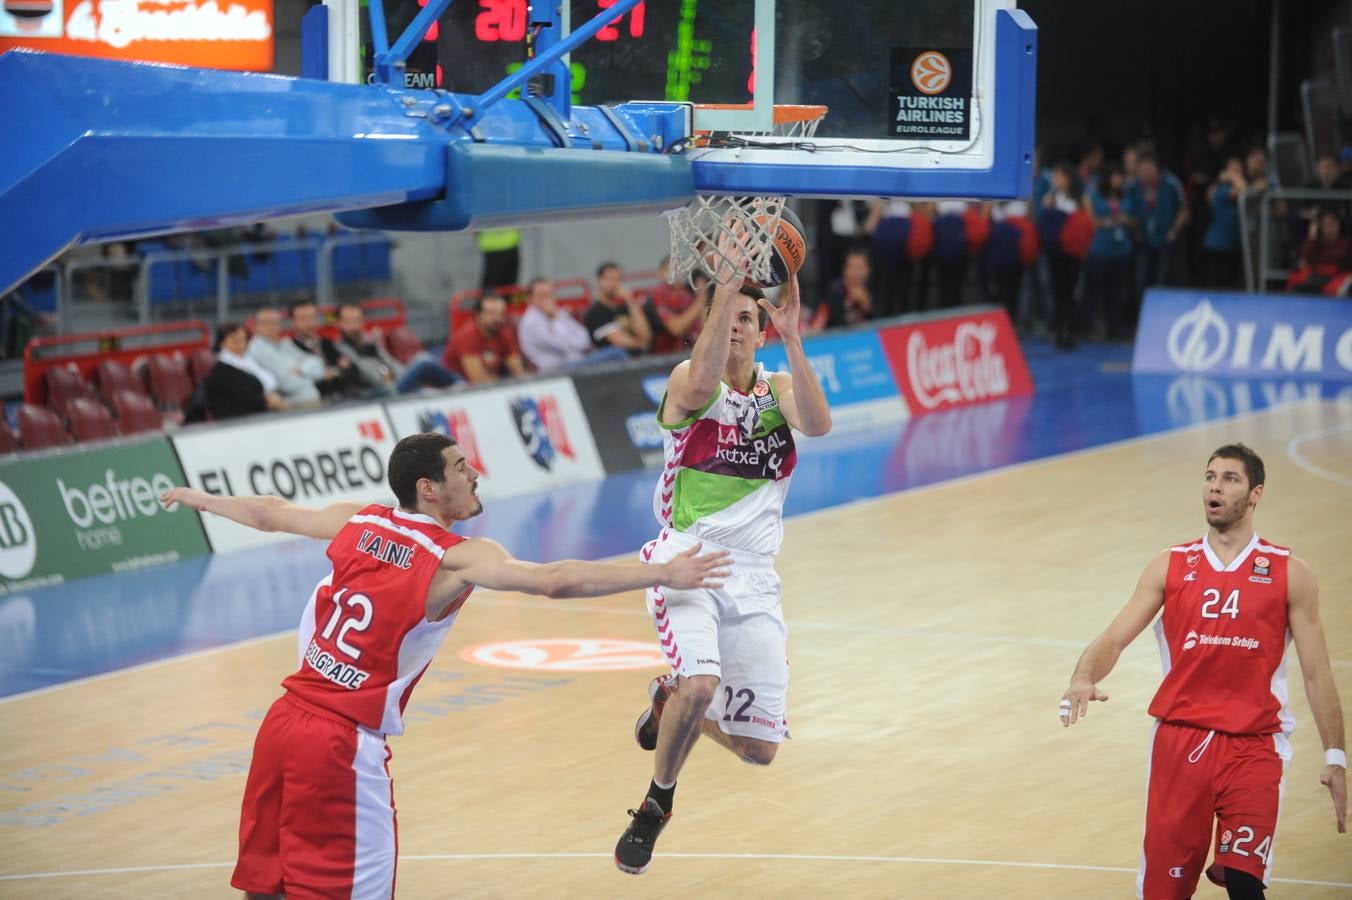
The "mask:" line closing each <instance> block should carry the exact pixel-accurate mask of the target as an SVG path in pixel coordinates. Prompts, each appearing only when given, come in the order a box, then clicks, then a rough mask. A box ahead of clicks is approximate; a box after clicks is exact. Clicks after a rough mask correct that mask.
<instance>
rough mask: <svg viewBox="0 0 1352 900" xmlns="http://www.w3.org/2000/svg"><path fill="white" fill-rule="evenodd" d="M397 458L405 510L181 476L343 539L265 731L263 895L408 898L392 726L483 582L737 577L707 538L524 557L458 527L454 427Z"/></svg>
mask: <svg viewBox="0 0 1352 900" xmlns="http://www.w3.org/2000/svg"><path fill="white" fill-rule="evenodd" d="M387 468H388V472H389V482H390V489H391V490H392V491H393V492H394V495H395V497H397V498H398V506H394V507H391V506H385V505H383V504H379V503H373V504H369V505H365V504H361V503H334V504H332V505H330V506H327V507H325V508H323V509H310V508H306V507H303V506H296V505H294V504H291V503H287V502H286V501H284V500H283V499H282V498H280V497H218V496H215V495H213V494H207V493H204V492H202V491H199V490H195V489H193V488H181V487H180V488H174V489H173V490H171V491H168V492H166V493H165V494H164V496H163V498H162V500H163V502H164V503H165V504H166V505H169V504H172V503H184V504H187V505H188V506H190V507H192V508H193V509H196V510H199V511H205V512H210V513H214V514H216V515H219V516H224V517H225V518H227V519H230V520H232V521H235V522H239V523H240V524H242V525H247V526H249V527H251V528H256V529H259V530H261V531H285V532H290V533H291V534H297V535H303V536H305V537H313V538H323V539H325V540H328V541H330V543H329V549H328V556H329V559H330V560H332V561H333V571H332V573H331V574H329V575H328V576H327V577H325V578H324V579H323V580H321V581H320V582H319V585H318V586H317V587H316V588H315V590H314V593H313V594H311V595H310V599H309V602H308V603H307V605H306V607H305V612H304V613H303V614H302V615H301V622H300V634H299V641H298V644H297V655H298V657H299V658H298V664H299V668H298V669H297V670H296V672H295V673H294V674H293V675H291V676H290V677H288V678H287V679H286V680H285V681H283V682H282V687H283V688H285V691H284V693H283V694H282V696H281V698H280V699H279V700H277V702H276V703H274V704H273V705H272V708H271V709H269V710H268V714H267V716H266V717H265V718H264V719H263V724H262V725H261V726H260V727H259V729H258V738H257V740H256V741H255V743H254V753H253V762H252V763H251V764H250V766H249V777H248V781H247V783H246V785H245V788H244V805H243V810H242V812H241V814H240V825H239V861H238V863H237V864H236V866H235V873H234V875H233V877H232V878H231V879H230V883H231V884H232V885H234V886H235V887H236V888H238V889H239V890H241V891H245V892H246V893H248V894H249V895H250V897H259V896H266V897H278V896H282V895H285V896H286V897H287V898H290V900H299V898H303V897H314V898H318V897H326V898H331V897H352V898H370V900H376V898H380V900H384V898H388V897H390V896H392V895H393V893H394V873H395V862H396V856H397V855H398V842H397V833H396V829H395V812H394V793H393V787H392V784H391V781H390V776H389V759H390V751H389V749H388V746H387V745H386V742H385V738H386V736H387V735H391V734H395V735H397V734H402V733H403V731H404V721H403V712H404V707H405V704H407V703H408V698H409V696H410V695H411V694H412V692H413V687H414V685H416V684H417V683H418V679H419V678H421V677H422V673H423V671H424V670H425V669H426V668H427V666H428V664H429V663H430V662H431V661H432V657H433V655H434V654H435V653H436V651H437V648H438V647H440V646H441V643H442V641H443V640H445V638H446V634H447V633H448V632H449V631H450V628H451V624H452V623H453V622H454V621H455V619H456V616H457V615H458V614H459V611H460V607H461V606H462V605H464V603H465V601H466V600H467V599H468V598H469V594H470V592H471V591H472V590H473V589H474V588H475V586H482V587H486V588H493V589H496V590H503V591H521V592H523V593H529V594H544V595H547V596H552V597H590V596H599V595H604V594H613V593H616V592H618V591H626V590H633V589H635V588H640V587H650V586H651V585H653V584H654V583H658V584H664V585H668V586H670V587H675V588H683V589H688V588H713V587H717V586H719V585H720V584H721V583H722V581H723V579H724V578H726V577H727V576H728V575H729V574H730V570H729V568H728V565H729V562H730V559H731V557H730V555H729V554H728V553H726V552H721V553H710V554H705V555H703V556H701V555H698V554H699V552H700V546H699V545H698V544H697V545H695V546H693V547H691V548H690V549H689V550H688V551H687V552H685V553H682V554H680V555H679V556H677V557H675V558H673V559H671V560H670V561H669V562H667V563H666V564H665V565H646V564H643V563H641V562H633V563H594V562H584V561H580V560H565V561H563V562H556V563H549V564H545V565H540V564H536V563H529V562H522V561H520V560H516V559H513V558H512V557H511V556H510V555H508V553H507V551H506V550H504V549H503V548H502V546H501V545H499V544H497V543H495V542H494V541H491V540H487V539H483V538H473V539H469V538H463V537H461V536H459V535H457V534H455V533H453V532H452V531H451V530H450V528H451V524H452V523H453V522H456V521H459V520H462V519H468V518H470V517H471V516H476V515H478V514H479V513H480V512H482V511H483V504H482V503H480V502H479V495H478V491H477V489H476V485H477V483H478V480H479V473H478V472H476V471H475V470H474V469H473V468H472V467H471V466H470V465H469V464H468V463H467V462H466V461H465V456H464V454H463V453H462V452H461V451H460V448H459V447H457V446H456V445H455V441H453V440H452V439H451V438H448V437H446V436H445V435H441V434H415V435H410V436H408V437H406V438H404V439H403V440H401V441H400V442H399V443H398V444H396V445H395V447H394V450H393V451H391V453H390V460H389V465H388V467H387Z"/></svg>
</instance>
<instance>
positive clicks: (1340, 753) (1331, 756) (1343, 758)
mask: <svg viewBox="0 0 1352 900" xmlns="http://www.w3.org/2000/svg"><path fill="white" fill-rule="evenodd" d="M1324 765H1326V766H1342V767H1343V768H1344V769H1346V768H1347V751H1345V750H1338V749H1336V748H1335V749H1333V750H1325V751H1324Z"/></svg>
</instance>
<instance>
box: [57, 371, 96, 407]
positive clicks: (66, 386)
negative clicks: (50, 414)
mask: <svg viewBox="0 0 1352 900" xmlns="http://www.w3.org/2000/svg"><path fill="white" fill-rule="evenodd" d="M94 397H95V394H94V389H93V388H92V387H91V386H90V385H89V382H87V381H85V380H84V377H83V376H81V375H80V372H79V370H77V369H74V368H66V367H65V366H57V367H55V368H52V369H48V370H47V405H48V406H50V407H51V408H52V409H54V410H55V411H56V413H57V414H58V415H60V416H62V417H67V418H68V417H69V415H70V414H69V413H68V412H67V411H66V408H67V407H68V406H69V405H70V401H72V400H75V399H77V398H84V399H87V400H92V399H94Z"/></svg>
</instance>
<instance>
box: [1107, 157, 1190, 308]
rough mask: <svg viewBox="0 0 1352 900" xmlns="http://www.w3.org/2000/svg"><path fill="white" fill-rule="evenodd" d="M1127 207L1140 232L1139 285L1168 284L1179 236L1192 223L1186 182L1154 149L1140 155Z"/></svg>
mask: <svg viewBox="0 0 1352 900" xmlns="http://www.w3.org/2000/svg"><path fill="white" fill-rule="evenodd" d="M1123 209H1124V210H1125V211H1126V214H1127V215H1128V216H1129V217H1130V218H1131V221H1132V223H1133V225H1134V227H1135V231H1136V239H1137V246H1136V288H1137V289H1138V290H1141V291H1144V290H1145V289H1146V288H1148V287H1150V286H1151V285H1156V284H1168V283H1169V281H1170V278H1171V273H1172V268H1173V265H1174V260H1173V257H1174V254H1175V249H1176V245H1177V242H1178V239H1179V236H1180V235H1182V234H1183V229H1184V228H1185V227H1187V224H1188V204H1187V203H1186V202H1185V197H1184V194H1183V183H1182V182H1181V181H1179V180H1178V177H1177V176H1176V175H1174V173H1173V172H1170V171H1169V170H1168V169H1162V168H1161V167H1160V162H1159V159H1158V158H1157V157H1156V156H1155V154H1154V151H1152V150H1142V151H1140V152H1139V153H1138V154H1137V162H1136V179H1135V182H1134V183H1132V184H1130V185H1129V186H1128V187H1127V189H1126V197H1125V198H1124V200H1123Z"/></svg>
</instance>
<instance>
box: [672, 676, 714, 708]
mask: <svg viewBox="0 0 1352 900" xmlns="http://www.w3.org/2000/svg"><path fill="white" fill-rule="evenodd" d="M717 693H718V677H717V676H714V675H695V676H692V677H690V678H683V679H681V683H680V686H679V687H678V688H677V689H676V696H677V697H678V698H679V699H680V700H681V701H682V702H683V703H685V704H689V705H690V706H692V707H695V708H697V709H699V710H700V711H701V712H703V710H705V709H707V708H708V706H709V704H710V703H713V702H714V695H715V694H717Z"/></svg>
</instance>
